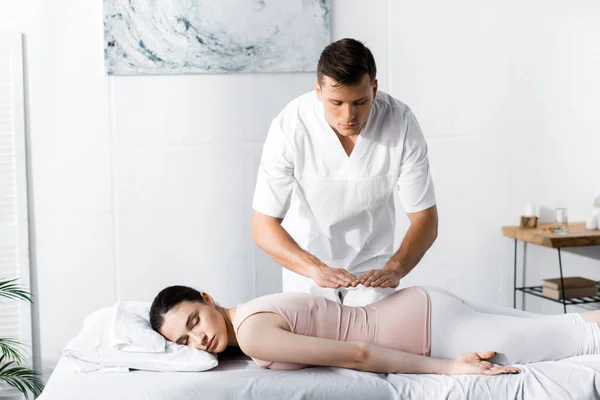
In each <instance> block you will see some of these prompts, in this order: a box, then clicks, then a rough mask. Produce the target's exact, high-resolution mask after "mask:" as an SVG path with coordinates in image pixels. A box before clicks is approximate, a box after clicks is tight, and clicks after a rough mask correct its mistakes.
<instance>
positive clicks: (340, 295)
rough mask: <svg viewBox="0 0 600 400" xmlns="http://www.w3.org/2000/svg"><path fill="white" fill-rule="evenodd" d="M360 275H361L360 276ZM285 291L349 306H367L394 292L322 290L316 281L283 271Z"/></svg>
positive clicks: (362, 287)
mask: <svg viewBox="0 0 600 400" xmlns="http://www.w3.org/2000/svg"><path fill="white" fill-rule="evenodd" d="M358 275H360V274H358ZM282 280H283V291H284V292H301V293H309V294H312V295H315V296H323V297H325V298H327V299H329V300H332V301H335V302H337V303H342V304H344V305H347V306H353V307H356V306H365V305H367V304H372V303H375V302H376V301H378V300H381V299H383V298H384V297H385V296H387V295H388V294H391V293H393V292H394V290H395V289H391V288H386V289H382V288H370V287H365V286H363V285H358V286H357V287H355V288H352V287H350V288H339V289H331V288H322V287H320V286H318V285H317V284H316V283H315V281H313V280H312V279H310V278H307V277H305V276H302V275H299V274H297V273H295V272H292V271H290V270H288V269H285V268H283V271H282Z"/></svg>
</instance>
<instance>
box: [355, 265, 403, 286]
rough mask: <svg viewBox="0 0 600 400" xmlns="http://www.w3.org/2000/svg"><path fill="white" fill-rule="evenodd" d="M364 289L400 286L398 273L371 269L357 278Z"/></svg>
mask: <svg viewBox="0 0 600 400" xmlns="http://www.w3.org/2000/svg"><path fill="white" fill-rule="evenodd" d="M358 280H359V283H362V284H363V285H364V286H366V287H380V288H396V287H398V285H399V284H400V273H398V272H397V271H392V270H386V269H372V270H370V271H367V272H365V273H364V274H362V275H361V276H359V277H358Z"/></svg>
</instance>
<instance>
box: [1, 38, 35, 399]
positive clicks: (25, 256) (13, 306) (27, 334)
mask: <svg viewBox="0 0 600 400" xmlns="http://www.w3.org/2000/svg"><path fill="white" fill-rule="evenodd" d="M23 93H24V91H23V44H22V37H21V34H18V33H0V280H6V279H12V278H19V281H18V282H19V283H20V284H22V285H24V286H25V287H27V288H29V245H28V227H27V179H26V170H25V168H26V162H25V117H24V101H23ZM0 337H4V338H14V339H17V340H19V341H20V342H22V343H24V344H25V345H26V346H27V347H26V350H27V353H28V357H27V359H28V363H29V365H31V352H32V351H31V309H30V306H29V305H28V304H26V303H25V302H23V301H13V300H8V299H0ZM12 392H13V391H12V390H11V391H10V392H9V391H8V390H7V389H6V387H4V388H3V387H0V397H1V396H3V395H7V394H9V393H10V394H12Z"/></svg>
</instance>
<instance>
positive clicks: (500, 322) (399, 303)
mask: <svg viewBox="0 0 600 400" xmlns="http://www.w3.org/2000/svg"><path fill="white" fill-rule="evenodd" d="M599 321H600V310H599V311H590V312H584V313H574V314H563V315H538V314H532V313H526V312H523V311H518V310H513V309H510V308H504V307H493V306H492V307H490V306H479V305H475V304H472V303H469V302H467V301H464V300H462V299H460V298H459V297H457V296H455V295H453V294H452V293H449V292H446V291H444V290H442V289H438V288H430V287H417V286H414V287H411V288H407V289H403V290H400V291H397V292H394V293H393V294H391V295H389V296H388V297H386V298H384V299H382V300H380V301H378V302H376V303H374V304H371V305H367V306H363V307H350V306H344V305H342V304H338V303H336V302H333V301H331V300H327V299H325V298H323V297H316V296H312V295H308V294H302V293H280V294H274V295H269V296H264V297H259V298H257V299H254V300H251V301H249V302H247V303H244V304H240V305H238V306H237V307H234V308H223V307H221V306H219V305H217V304H215V301H214V300H213V299H212V297H210V296H209V295H208V294H206V293H204V292H203V293H200V292H198V291H197V290H195V289H192V288H189V287H185V286H171V287H168V288H166V289H164V290H162V291H161V292H160V293H159V294H158V295H157V296H156V298H155V299H154V302H153V303H152V307H151V309H150V323H151V325H152V328H153V329H155V330H156V331H157V332H159V333H160V334H162V335H163V336H164V337H165V338H166V339H167V340H170V341H173V342H176V343H179V344H183V345H187V346H191V347H195V348H197V349H200V350H206V351H208V352H211V353H219V352H222V351H223V350H224V349H225V348H226V347H227V346H239V347H240V348H241V350H242V351H243V352H244V353H246V354H247V355H248V356H250V357H252V359H254V361H255V362H256V363H257V364H259V365H260V366H262V367H264V368H271V369H279V370H292V369H300V368H304V367H308V366H317V365H321V366H332V367H343V368H351V369H355V370H361V371H371V372H378V373H408V374H444V375H458V374H481V375H498V374H510V373H518V372H519V368H516V367H513V366H510V365H506V364H527V363H533V362H537V361H547V360H560V359H564V358H567V357H572V356H577V355H584V354H599V353H600V348H599V343H600V329H599V327H598V322H599ZM487 360H490V361H487ZM501 364H503V365H501Z"/></svg>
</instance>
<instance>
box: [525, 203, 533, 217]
mask: <svg viewBox="0 0 600 400" xmlns="http://www.w3.org/2000/svg"><path fill="white" fill-rule="evenodd" d="M523 216H524V217H535V204H525V208H524V209H523Z"/></svg>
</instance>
